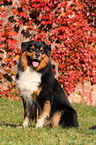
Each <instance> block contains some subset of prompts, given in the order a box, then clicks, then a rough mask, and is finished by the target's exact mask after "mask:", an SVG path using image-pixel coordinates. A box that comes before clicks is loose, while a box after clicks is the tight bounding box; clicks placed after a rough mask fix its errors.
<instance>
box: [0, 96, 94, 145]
mask: <svg viewBox="0 0 96 145" xmlns="http://www.w3.org/2000/svg"><path fill="white" fill-rule="evenodd" d="M0 105H1V106H0V111H1V112H0V113H1V114H0V143H1V144H2V145H7V144H12V145H13V144H14V145H17V144H18V145H21V144H24V145H31V144H32V145H43V144H44V145H61V144H64V145H69V144H71V145H72V144H74V145H86V144H88V145H89V144H91V145H95V144H96V130H89V129H88V128H89V127H91V126H92V125H95V124H96V115H95V114H96V107H93V106H86V105H84V104H73V106H74V107H75V109H76V110H77V112H78V120H79V125H80V126H79V128H70V129H69V128H66V129H63V128H61V127H60V128H45V127H44V128H40V129H39V128H38V129H36V128H35V123H34V122H31V124H30V126H29V127H28V128H23V127H22V122H23V104H22V102H21V101H18V100H9V99H6V100H5V99H2V98H0ZM82 110H83V111H82Z"/></svg>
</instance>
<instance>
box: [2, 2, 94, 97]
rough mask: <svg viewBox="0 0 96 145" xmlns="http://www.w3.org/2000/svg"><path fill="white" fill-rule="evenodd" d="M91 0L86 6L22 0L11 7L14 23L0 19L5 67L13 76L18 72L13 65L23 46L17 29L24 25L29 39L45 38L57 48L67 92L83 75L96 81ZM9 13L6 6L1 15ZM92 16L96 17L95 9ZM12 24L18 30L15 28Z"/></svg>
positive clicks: (71, 3)
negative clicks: (15, 6)
mask: <svg viewBox="0 0 96 145" xmlns="http://www.w3.org/2000/svg"><path fill="white" fill-rule="evenodd" d="M89 1H90V0H87V2H88V5H87V3H86V4H85V3H82V4H80V1H76V2H75V1H72V0H71V1H65V0H64V1H62V2H60V1H59V0H57V1H56V0H55V1H53V0H48V1H47V0H31V1H30V0H27V1H24V0H21V1H20V2H19V3H20V7H19V8H18V7H17V8H12V13H13V18H14V21H13V22H11V23H10V22H8V23H6V24H5V25H4V26H3V20H0V28H1V29H2V31H1V32H0V40H1V41H2V43H1V44H0V48H1V50H2V55H1V56H0V57H2V69H3V68H4V70H5V71H6V72H7V73H8V75H10V76H11V77H13V78H14V76H15V73H14V71H12V68H13V66H14V64H15V63H17V60H18V59H19V55H20V49H18V48H17V47H16V45H17V41H18V40H19V39H18V40H16V39H15V37H16V35H17V33H16V32H18V31H19V30H20V29H21V27H24V32H28V34H29V35H28V36H26V38H28V39H29V40H30V39H34V40H37V41H46V43H47V44H52V48H53V47H54V49H52V53H51V57H52V58H53V59H54V60H55V61H56V62H57V63H58V66H59V73H60V76H59V81H60V83H61V84H62V86H63V87H64V89H65V91H66V93H67V94H70V93H71V92H72V91H74V89H75V87H76V84H77V83H78V81H81V80H82V78H84V79H88V80H90V81H92V82H93V83H94V82H95V80H96V73H93V71H94V68H95V71H96V50H95V39H94V35H93V34H94V33H93V32H94V31H93V28H91V26H89V24H88V20H87V19H86V18H87V11H86V8H87V7H86V5H87V6H90V7H88V8H89V9H91V8H92V7H94V5H93V4H92V2H91V1H90V2H89ZM91 11H92V9H91ZM91 11H90V12H91ZM6 14H7V11H6V9H5V8H3V9H0V17H1V18H4V17H6ZM85 16H86V17H85ZM89 16H92V18H94V19H95V17H94V16H95V10H94V11H92V14H89ZM89 16H88V17H89ZM90 19H91V17H90ZM13 23H15V26H17V27H15V28H17V29H18V30H17V29H15V31H14V28H13ZM94 24H95V21H94ZM21 37H22V34H21ZM24 37H25V33H24ZM12 84H13V82H12ZM3 93H4V92H3ZM90 94H91V93H90Z"/></svg>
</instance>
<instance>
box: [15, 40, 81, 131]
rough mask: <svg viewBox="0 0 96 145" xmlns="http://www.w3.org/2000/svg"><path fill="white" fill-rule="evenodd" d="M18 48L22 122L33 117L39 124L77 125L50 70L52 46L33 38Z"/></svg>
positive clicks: (64, 96)
mask: <svg viewBox="0 0 96 145" xmlns="http://www.w3.org/2000/svg"><path fill="white" fill-rule="evenodd" d="M21 52H22V54H21V56H20V59H19V64H18V72H17V75H16V80H17V85H18V88H19V90H20V95H21V97H22V101H23V105H24V122H23V126H24V127H27V126H28V124H29V121H30V119H35V120H36V121H37V123H36V127H41V128H42V127H43V126H50V127H59V126H61V127H64V128H65V127H78V126H79V124H78V119H77V113H76V111H75V109H74V108H73V107H72V106H71V104H70V103H69V101H68V98H67V97H66V95H65V93H64V91H63V89H62V87H61V86H60V84H59V82H58V81H57V80H56V79H55V77H54V74H53V70H52V64H51V61H50V58H49V57H50V53H51V46H50V45H47V44H46V43H45V42H37V41H34V40H32V41H29V42H23V43H22V44H21ZM37 110H38V114H39V115H38V116H39V118H37Z"/></svg>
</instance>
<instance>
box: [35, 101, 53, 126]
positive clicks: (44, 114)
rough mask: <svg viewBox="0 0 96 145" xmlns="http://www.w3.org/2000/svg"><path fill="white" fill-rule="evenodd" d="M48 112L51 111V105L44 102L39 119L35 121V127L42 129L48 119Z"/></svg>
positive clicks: (48, 102)
mask: <svg viewBox="0 0 96 145" xmlns="http://www.w3.org/2000/svg"><path fill="white" fill-rule="evenodd" d="M50 110H51V105H50V101H48V100H47V101H46V102H45V103H44V108H43V111H42V113H41V115H40V117H39V119H38V120H37V124H36V127H41V128H42V127H43V125H44V123H45V121H46V119H47V118H48V117H49V114H50Z"/></svg>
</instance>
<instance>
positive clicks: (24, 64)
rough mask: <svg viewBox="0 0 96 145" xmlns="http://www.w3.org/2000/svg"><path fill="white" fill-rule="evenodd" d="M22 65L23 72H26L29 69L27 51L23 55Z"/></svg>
mask: <svg viewBox="0 0 96 145" xmlns="http://www.w3.org/2000/svg"><path fill="white" fill-rule="evenodd" d="M21 63H22V66H23V70H24V71H25V70H26V69H27V66H28V62H27V57H26V51H25V52H24V53H23V54H22V55H21Z"/></svg>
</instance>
